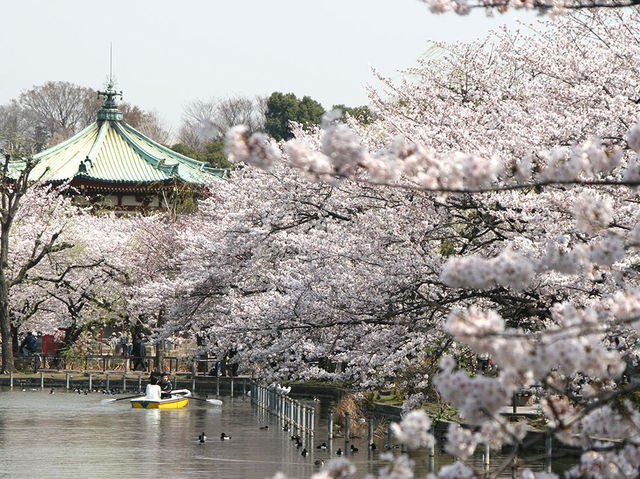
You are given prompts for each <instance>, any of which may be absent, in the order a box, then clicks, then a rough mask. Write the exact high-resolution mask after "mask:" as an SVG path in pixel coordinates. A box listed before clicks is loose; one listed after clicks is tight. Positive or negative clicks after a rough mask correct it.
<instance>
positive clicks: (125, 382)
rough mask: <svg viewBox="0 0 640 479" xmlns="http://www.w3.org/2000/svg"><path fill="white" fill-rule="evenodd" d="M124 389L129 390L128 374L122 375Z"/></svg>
mask: <svg viewBox="0 0 640 479" xmlns="http://www.w3.org/2000/svg"><path fill="white" fill-rule="evenodd" d="M122 390H123V391H125V392H126V391H127V375H126V374H123V375H122Z"/></svg>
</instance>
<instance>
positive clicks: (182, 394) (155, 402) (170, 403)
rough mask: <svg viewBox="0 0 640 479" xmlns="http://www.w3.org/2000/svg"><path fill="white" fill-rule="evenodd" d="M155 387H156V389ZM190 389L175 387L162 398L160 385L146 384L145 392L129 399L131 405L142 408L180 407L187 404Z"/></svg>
mask: <svg viewBox="0 0 640 479" xmlns="http://www.w3.org/2000/svg"><path fill="white" fill-rule="evenodd" d="M156 388H157V389H156ZM190 397H191V391H189V390H188V389H177V390H174V391H171V396H170V397H168V398H164V399H163V398H162V397H161V395H160V386H153V385H149V386H147V390H146V394H145V395H144V396H142V397H139V398H134V399H131V407H134V408H142V409H180V408H183V407H185V406H186V405H187V404H189V398H190Z"/></svg>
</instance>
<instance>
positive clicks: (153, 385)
mask: <svg viewBox="0 0 640 479" xmlns="http://www.w3.org/2000/svg"><path fill="white" fill-rule="evenodd" d="M145 396H146V398H147V399H151V400H154V401H158V400H160V398H161V397H162V389H161V388H160V386H158V377H157V376H156V375H155V373H151V376H150V377H149V384H147V389H146V391H145Z"/></svg>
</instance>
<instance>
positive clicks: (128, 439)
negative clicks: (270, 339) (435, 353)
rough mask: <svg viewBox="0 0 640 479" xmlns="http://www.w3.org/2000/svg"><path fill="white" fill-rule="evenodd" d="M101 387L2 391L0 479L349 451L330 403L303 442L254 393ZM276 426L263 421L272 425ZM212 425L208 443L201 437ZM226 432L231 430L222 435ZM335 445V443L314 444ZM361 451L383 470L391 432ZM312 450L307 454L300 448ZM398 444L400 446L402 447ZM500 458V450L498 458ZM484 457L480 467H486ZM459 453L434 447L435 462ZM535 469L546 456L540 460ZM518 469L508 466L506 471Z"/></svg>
mask: <svg viewBox="0 0 640 479" xmlns="http://www.w3.org/2000/svg"><path fill="white" fill-rule="evenodd" d="M103 398H104V396H102V395H101V394H89V395H86V396H85V395H78V394H75V393H71V392H69V393H67V392H62V391H59V392H56V394H54V395H50V394H49V393H48V390H45V391H40V390H37V391H26V392H21V391H19V390H15V391H7V390H4V391H2V392H0V464H1V465H2V466H1V469H0V471H1V472H0V476H1V477H25V476H30V477H48V478H56V477H65V478H66V477H104V478H108V477H118V478H120V477H153V478H156V477H159V476H162V477H184V478H191V477H212V478H228V479H234V478H270V477H272V476H273V475H274V474H275V473H276V472H277V471H282V472H284V473H286V474H287V475H288V476H289V477H292V478H294V477H295V478H299V479H302V478H308V477H311V475H312V474H313V473H314V472H315V471H317V470H318V469H319V468H320V467H319V466H316V465H314V462H315V461H316V460H319V459H322V460H328V459H330V458H332V457H337V456H336V452H337V449H338V448H341V449H342V450H343V451H345V452H348V448H349V445H348V444H346V443H345V441H344V439H334V440H333V441H330V442H329V441H328V439H327V428H326V421H327V415H326V412H327V411H326V405H325V406H324V407H323V408H322V411H320V413H319V414H317V415H316V435H315V437H314V438H310V437H302V440H303V444H302V445H301V447H300V448H297V447H296V446H295V441H292V440H291V435H292V434H293V432H292V431H284V430H283V429H282V425H281V423H279V421H277V420H276V419H275V418H274V417H273V416H271V415H269V414H267V413H266V412H265V411H263V410H260V409H256V408H254V407H253V406H252V405H251V403H250V401H249V400H248V399H247V398H235V399H233V400H231V399H230V398H222V399H223V400H225V404H224V406H223V407H222V408H216V407H211V406H208V405H206V404H205V403H199V402H195V401H192V402H191V404H189V406H188V407H187V408H185V409H174V410H153V409H152V410H145V409H133V408H131V407H130V405H129V404H128V401H121V402H116V403H111V404H102V403H101V400H102V399H103ZM267 425H268V426H269V427H268V428H264V426H267ZM203 431H204V432H205V433H206V434H207V436H208V440H207V442H206V443H205V444H201V443H200V442H199V441H198V435H199V434H201V433H202V432H203ZM222 432H224V433H226V434H229V435H231V436H232V439H231V440H230V441H221V440H220V434H221V433H222ZM323 441H325V442H327V444H328V446H329V449H328V450H326V451H324V450H319V449H317V448H316V446H317V445H318V444H320V443H321V442H323ZM350 444H354V445H355V446H356V447H357V448H358V449H359V452H358V453H356V454H354V455H351V454H345V456H344V457H349V459H350V460H352V461H353V462H354V463H355V464H356V467H357V469H358V473H357V475H356V476H355V477H357V478H363V477H365V476H366V474H367V473H375V472H376V471H377V470H378V469H379V467H381V466H382V465H383V464H384V462H382V461H380V459H379V457H380V453H381V452H384V439H381V440H379V441H378V449H377V450H376V451H374V452H371V451H368V448H367V444H366V437H364V438H361V439H359V438H356V439H354V440H352V441H351V443H350ZM303 448H306V449H307V451H308V453H309V454H308V455H307V456H306V457H303V456H302V455H301V450H302V449H303ZM398 452H399V451H398V450H397V449H395V450H394V453H398ZM413 459H414V460H415V461H416V465H417V468H418V471H419V472H420V474H419V475H418V477H420V476H424V475H425V473H426V471H427V469H428V460H429V457H428V454H427V453H426V452H425V451H422V452H421V453H419V454H413ZM495 460H496V463H497V462H498V461H499V457H498V456H497V455H496V456H495ZM481 461H482V459H481V456H479V457H478V458H477V464H478V465H481V464H482V462H481ZM448 462H451V458H449V457H448V456H446V455H444V454H440V453H439V452H438V451H436V457H435V465H436V468H439V467H441V466H442V465H443V464H445V463H448ZM539 462H540V464H539V467H535V469H537V470H541V468H542V465H543V462H542V461H539ZM509 476H510V471H509V470H507V471H506V472H505V477H509Z"/></svg>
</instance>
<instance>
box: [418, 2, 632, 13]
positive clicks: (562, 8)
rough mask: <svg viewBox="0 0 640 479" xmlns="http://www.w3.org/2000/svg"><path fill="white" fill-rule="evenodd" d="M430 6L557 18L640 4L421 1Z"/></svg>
mask: <svg viewBox="0 0 640 479" xmlns="http://www.w3.org/2000/svg"><path fill="white" fill-rule="evenodd" d="M420 1H421V2H423V3H426V4H428V5H429V9H430V10H431V12H433V13H446V12H455V13H457V14H458V15H467V14H469V13H470V12H471V10H472V9H479V8H482V9H485V10H486V12H487V15H492V14H493V13H494V12H498V13H505V12H507V11H508V10H535V11H537V12H538V13H539V14H548V15H549V16H550V17H557V16H559V15H563V14H566V13H567V12H571V11H580V10H589V9H617V8H629V7H634V6H637V5H638V4H640V2H638V1H637V0H551V1H545V0H525V1H522V0H514V1H512V0H482V1H478V2H469V1H467V0H420Z"/></svg>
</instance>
